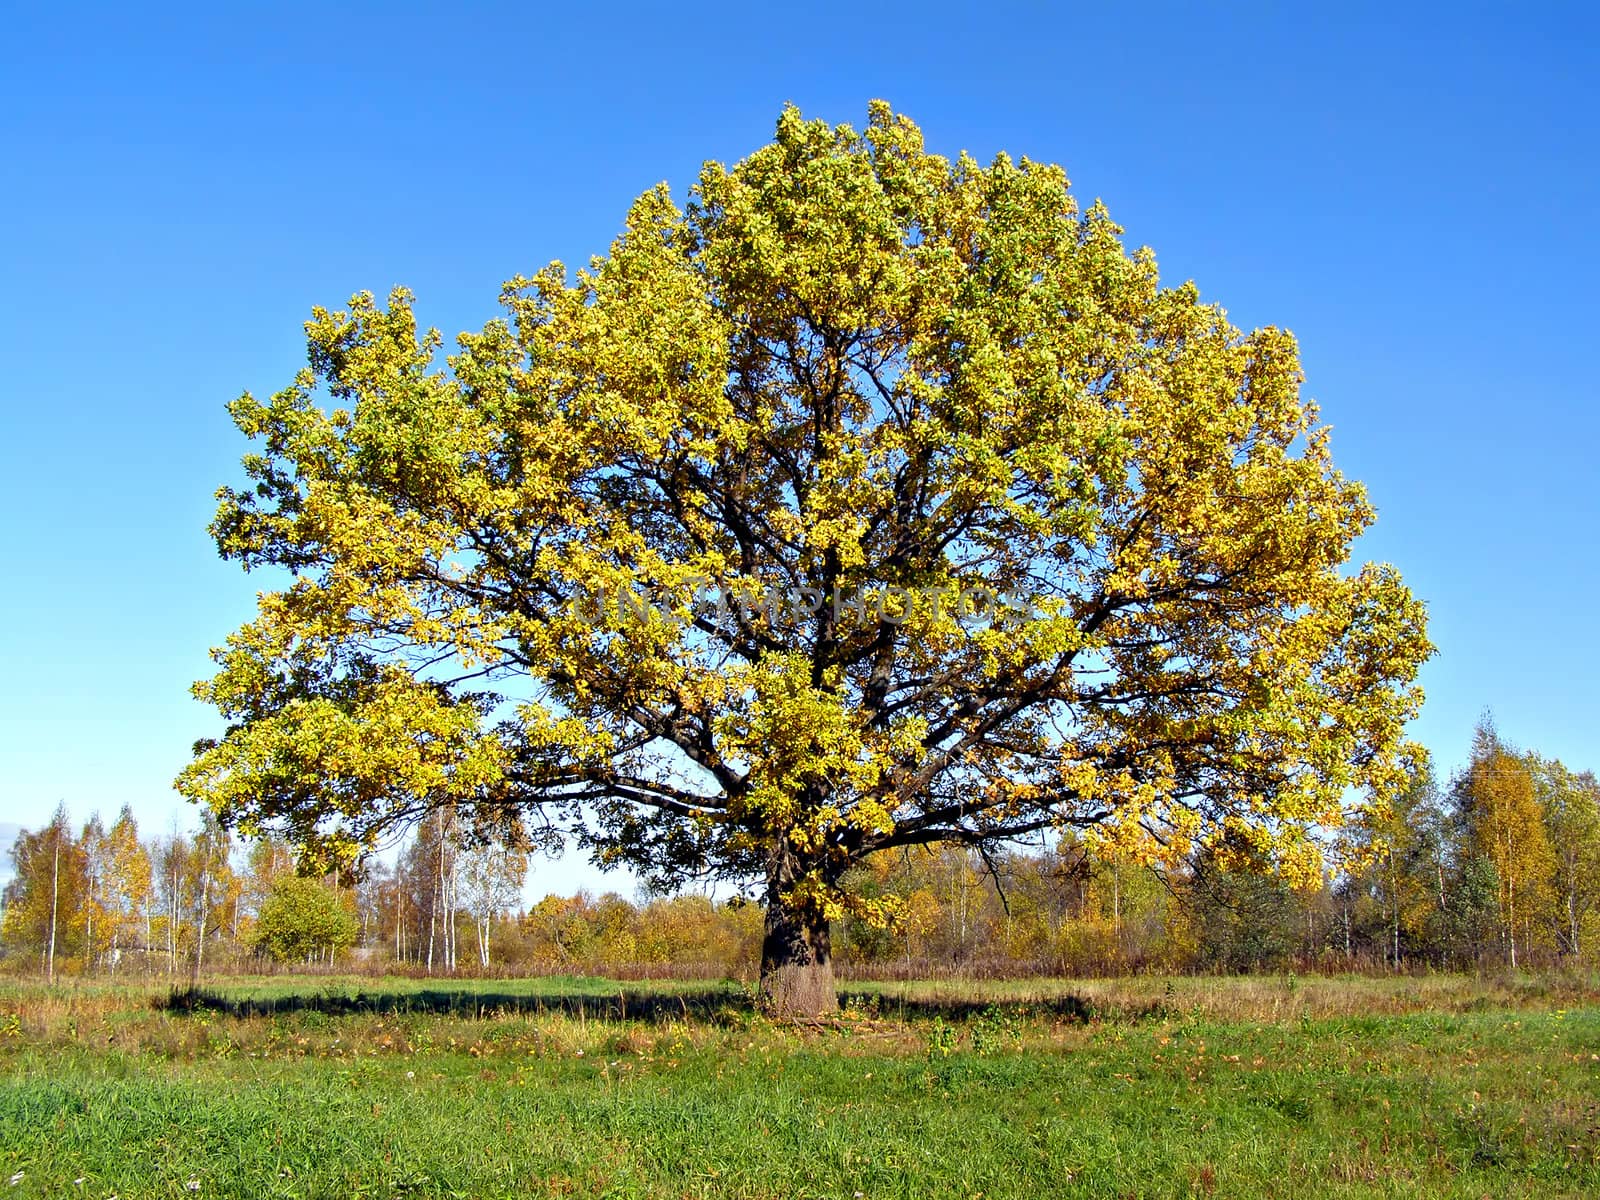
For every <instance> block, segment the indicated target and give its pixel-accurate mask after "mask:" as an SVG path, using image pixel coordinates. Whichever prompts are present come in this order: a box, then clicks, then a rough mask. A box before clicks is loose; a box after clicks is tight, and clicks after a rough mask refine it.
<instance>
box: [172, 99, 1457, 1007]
mask: <svg viewBox="0 0 1600 1200" xmlns="http://www.w3.org/2000/svg"><path fill="white" fill-rule="evenodd" d="M1121 233H1122V231H1121V230H1120V229H1119V228H1118V227H1117V226H1116V225H1114V224H1113V223H1112V221H1111V220H1110V218H1109V216H1108V215H1107V214H1106V212H1105V211H1104V210H1103V209H1102V208H1101V206H1100V205H1098V204H1096V205H1094V206H1091V207H1089V208H1087V209H1080V207H1079V206H1078V205H1077V203H1076V202H1075V201H1074V199H1073V197H1072V194H1071V192H1070V191H1069V187H1068V183H1067V179H1066V177H1065V175H1064V174H1063V173H1062V171H1061V170H1060V169H1059V168H1057V167H1054V166H1048V165H1042V164H1039V163H1034V162H1030V161H1028V160H1026V159H1024V160H1022V161H1020V162H1018V161H1013V160H1012V159H1010V158H1008V157H1005V156H1003V155H1002V156H1001V157H999V158H997V159H995V160H994V161H993V162H992V163H991V164H990V165H988V166H987V167H985V166H981V165H980V164H979V163H977V162H976V161H974V160H973V159H971V158H970V157H968V156H966V155H962V156H961V157H959V158H957V159H955V160H953V161H952V160H949V159H946V158H943V157H939V156H936V155H932V154H928V153H927V152H926V151H925V150H924V148H923V141H922V136H921V134H920V133H919V131H918V129H917V128H916V126H915V125H913V124H912V123H911V122H910V121H908V120H906V119H905V118H904V117H901V116H898V115H896V114H894V113H892V112H891V111H890V109H889V108H888V106H887V105H884V104H881V103H879V104H874V105H873V106H872V107H871V110H870V119H869V122H868V126H867V128H866V130H865V131H864V132H856V131H855V130H853V129H851V128H849V127H847V126H830V125H827V124H825V123H822V122H816V121H806V120H803V119H802V118H801V116H800V114H799V113H798V112H796V111H794V110H792V109H790V110H787V111H785V112H784V113H783V115H782V116H781V117H780V119H779V121H778V127H777V137H776V140H775V142H774V143H773V144H772V145H769V146H766V147H764V148H762V149H761V150H758V151H757V152H756V153H754V154H753V155H751V156H750V157H749V158H747V159H745V160H744V161H743V162H741V163H739V164H738V165H736V166H734V167H733V168H731V169H729V168H725V167H723V166H721V165H720V164H717V163H708V164H707V165H706V166H705V168H704V170H703V171H702V173H701V175H700V179H699V183H698V184H697V186H696V187H695V188H694V189H693V190H692V193H691V195H690V197H689V200H688V204H687V207H686V208H681V209H680V208H679V207H677V206H676V205H675V204H674V202H673V200H672V198H671V196H670V193H669V191H668V189H667V188H666V187H665V186H662V187H658V188H656V189H654V190H652V191H650V192H648V193H647V194H645V195H644V196H642V197H641V198H640V199H639V200H638V201H637V202H636V203H635V204H634V206H633V208H632V210H631V211H630V212H629V214H628V218H627V223H626V227H625V229H624V231H623V233H622V234H621V235H620V236H619V237H618V239H617V240H616V242H615V243H614V244H613V245H612V247H611V252H610V254H609V255H608V256H605V257H601V258H596V259H594V260H593V261H592V262H591V263H590V265H589V267H588V269H587V270H583V271H579V272H577V273H576V274H575V275H573V274H569V272H568V271H567V270H566V269H565V268H564V267H563V266H562V265H561V264H559V263H556V264H552V265H551V266H550V267H548V268H546V269H545V270H543V271H541V272H539V273H538V274H537V275H535V276H534V277H533V278H531V279H524V278H517V279H513V280H512V281H511V282H510V283H509V284H507V286H506V288H505V290H504V294H503V302H504V305H505V308H506V310H507V314H508V315H507V317H506V318H505V319H501V320H496V321H491V322H490V323H489V324H488V325H486V326H485V327H484V329H483V331H482V332H481V333H476V334H463V335H461V337H460V338H459V339H458V349H457V351H456V353H454V354H453V355H450V356H449V357H448V359H447V360H446V362H445V363H440V362H439V361H438V351H439V348H440V345H441V339H440V337H439V335H438V333H437V332H435V331H428V332H426V333H421V334H419V331H418V328H417V325H416V322H415V319H414V317H413V312H412V307H411V298H410V296H409V295H408V294H407V293H405V292H403V291H396V292H394V293H393V294H392V295H391V296H390V297H389V300H388V304H387V307H382V306H379V305H378V304H376V303H375V302H374V300H373V298H372V297H371V296H370V295H360V296H357V297H355V298H354V299H353V300H352V301H351V303H350V306H349V309H348V310H347V311H340V312H328V311H325V310H322V309H317V310H314V313H313V317H312V320H311V321H310V322H309V323H308V324H307V327H306V328H307V332H308V335H309V347H310V366H309V369H307V370H305V371H303V372H302V373H301V374H300V375H299V376H298V377H297V378H296V380H295V381H294V383H293V385H292V386H290V387H289V388H287V389H286V390H284V391H282V392H280V393H278V394H277V395H275V396H273V397H272V399H271V400H270V401H267V402H262V401H259V400H257V399H255V398H253V397H252V396H250V395H245V396H243V397H241V398H240V399H239V400H237V401H235V402H234V403H233V405H232V408H231V411H232V414H233V417H234V420H235V421H236V423H237V424H238V426H239V428H240V429H241V430H242V431H243V432H244V433H245V434H246V435H248V436H249V437H251V438H254V439H257V440H258V441H259V443H260V446H259V450H258V452H256V453H253V454H251V455H249V456H247V457H246V459H245V468H246V470H247V472H248V474H249V476H250V477H251V479H252V480H253V481H254V486H253V487H252V488H250V489H249V490H246V491H236V490H233V489H224V490H223V491H222V492H221V493H220V499H221V507H220V510H219V512H218V515H217V518H216V521H215V524H214V526H213V530H214V533H215V535H216V538H217V543H218V546H219V547H220V549H221V552H222V553H223V555H225V556H226V557H229V558H233V559H237V560H238V561H240V562H241V563H243V564H244V565H245V566H246V567H247V568H249V567H257V566H270V567H279V568H286V569H287V570H288V571H289V572H292V573H293V577H294V578H293V583H292V585H291V586H287V587H285V588H284V589H283V590H280V591H274V592H269V593H267V594H265V595H263V597H262V598H261V602H260V613H259V616H258V617H257V618H256V620H254V621H253V622H251V623H250V624H248V625H247V626H245V627H244V628H243V629H241V630H239V631H238V632H237V633H235V634H234V635H232V636H231V637H230V638H229V639H228V643H227V645H226V646H224V647H222V648H220V649H218V650H217V651H216V652H215V658H216V660H217V662H218V664H219V667H220V670H219V671H218V673H217V675H216V676H215V677H214V678H213V679H211V680H210V681H207V682H203V683H201V684H198V685H197V689H196V690H197V694H198V695H199V696H201V697H202V698H203V699H205V700H208V701H210V702H211V703H213V704H215V705H216V706H217V707H218V708H219V709H220V710H221V712H222V714H223V715H224V717H225V718H226V719H227V721H228V722H229V727H228V730H227V733H226V736H224V737H223V738H221V739H220V740H217V741H208V742H204V743H201V744H200V746H199V747H198V748H197V755H196V758H195V761H194V763H193V764H192V765H191V766H190V767H188V768H187V769H186V770H185V772H184V773H183V775H182V777H181V778H180V781H179V786H180V787H181V789H182V790H183V791H185V792H186V793H187V794H189V795H191V796H192V797H195V798H197V799H201V800H204V801H206V802H208V803H209V804H210V805H211V806H212V807H213V808H214V809H215V810H216V811H217V812H218V813H219V814H221V815H222V816H223V817H224V818H225V819H226V820H229V821H231V822H233V823H235V824H238V825H240V826H242V827H243V828H245V829H246V831H249V830H251V829H256V828H261V827H265V826H268V825H272V826H276V827H280V828H283V829H284V830H285V831H286V832H287V833H289V835H290V836H292V837H294V838H295V839H297V840H298V841H300V842H302V843H304V844H305V845H307V846H308V847H309V848H310V849H311V850H312V851H314V852H319V853H321V854H322V855H323V856H324V857H328V858H349V857H351V856H355V855H358V854H359V853H360V852H361V851H362V850H363V849H364V848H366V847H368V846H370V845H372V844H374V843H375V842H376V841H377V840H378V839H380V838H381V837H383V836H384V835H385V834H386V833H387V832H388V831H389V830H391V829H393V828H395V827H396V826H397V825H400V824H402V823H404V822H407V821H410V820H413V819H415V818H417V817H418V816H420V815H421V814H423V813H425V812H427V811H430V810H432V809H435V808H437V807H438V806H442V805H450V806H456V807H457V808H458V809H460V810H461V811H462V812H463V813H464V814H465V815H466V816H467V817H468V819H470V820H475V821H477V822H478V823H479V824H481V825H483V826H485V827H497V826H498V827H511V828H515V827H517V826H518V824H519V822H521V821H522V820H523V818H524V817H525V816H526V815H527V814H531V813H539V814H542V815H543V816H544V817H548V818H550V819H552V820H556V821H558V822H559V823H562V824H564V825H568V826H569V827H574V828H577V829H579V830H580V832H579V835H578V836H579V837H580V838H581V839H582V840H583V842H584V844H585V845H587V846H588V847H589V848H590V849H591V850H592V851H594V852H595V853H596V855H597V856H598V858H599V859H600V860H601V861H603V862H624V863H628V864H632V865H634V866H635V867H637V868H640V869H642V870H643V871H645V872H646V873H648V874H649V875H651V876H653V877H659V878H661V879H663V880H671V879H674V878H681V877H683V876H684V875H686V874H691V873H699V874H702V875H703V874H715V875H721V876H725V877H736V878H740V879H746V880H748V879H758V880H761V881H763V882H764V886H765V889H766V891H765V897H766V901H767V906H768V925H767V945H766V951H765V954H764V961H763V985H764V988H765V990H766V993H767V995H768V997H769V999H770V1000H771V1002H772V1003H773V1004H774V1006H775V1007H777V1008H779V1009H790V1010H807V1009H816V1008H819V1007H826V1006H829V1005H831V1004H832V1003H833V1000H832V992H831V972H830V971H829V969H828V968H827V961H828V946H827V920H828V918H829V917H830V916H835V915H837V914H838V913H839V912H840V911H841V910H842V909H844V908H850V907H854V908H855V909H856V910H857V911H861V910H862V909H863V908H864V907H866V906H865V905H864V902H862V901H859V900H855V899H853V898H852V897H850V896H849V895H847V894H844V893H843V891H842V890H841V889H840V887H839V880H840V877H841V875H842V874H843V873H844V870H845V868H846V867H848V866H849V865H850V864H852V863H854V862H857V861H859V860H860V859H861V858H862V857H863V856H864V855H867V854H870V853H872V852H874V851H878V850H883V849H887V848H891V847H904V846H911V845H916V844H925V843H931V842H938V841H947V840H958V841H963V842H968V843H979V844H982V843H986V842H992V841H997V840H1000V841H1003V840H1005V839H1009V838H1014V837H1018V836H1021V835H1024V834H1027V833H1030V832H1036V831H1039V830H1043V829H1046V828H1048V827H1051V826H1076V827H1083V828H1088V829H1091V830H1093V831H1094V836H1097V837H1101V838H1104V839H1108V840H1111V841H1114V842H1115V843H1117V845H1118V848H1119V851H1121V852H1126V853H1128V854H1132V855H1140V856H1144V857H1145V858H1147V859H1151V858H1165V859H1168V860H1176V859H1177V858H1179V857H1181V856H1184V855H1187V854H1190V853H1192V852H1194V851H1196V850H1197V849H1198V848H1199V847H1200V846H1201V845H1203V844H1209V845H1212V846H1213V848H1214V849H1215V850H1217V851H1218V852H1220V853H1224V854H1234V855H1240V854H1242V855H1245V856H1248V857H1252V858H1255V859H1257V860H1259V861H1261V862H1269V863H1272V864H1274V865H1276V866H1277V867H1278V868H1279V869H1282V870H1285V871H1287V872H1289V873H1291V874H1293V873H1304V872H1307V871H1312V870H1314V869H1315V868H1316V865H1317V858H1316V841H1315V838H1314V837H1313V836H1311V835H1310V832H1309V831H1311V830H1313V829H1314V828H1315V827H1316V826H1318V825H1322V824H1328V823H1333V822H1336V821H1337V820H1338V819H1339V817H1340V815H1341V809H1342V807H1343V806H1344V805H1345V803H1346V797H1347V796H1350V795H1354V794H1358V793H1362V792H1374V793H1379V794H1381V793H1383V792H1384V791H1386V790H1387V789H1389V788H1391V787H1393V786H1394V785H1395V784H1396V782H1397V781H1399V780H1401V779H1402V778H1403V769H1402V768H1403V761H1402V760H1403V754H1402V738H1403V734H1402V730H1403V726H1404V724H1405V722H1406V721H1407V719H1408V718H1409V717H1410V716H1411V715H1412V713H1413V712H1414V710H1415V708H1416V706H1417V704H1418V703H1419V699H1420V696H1419V693H1418V691H1417V689H1416V688H1415V686H1414V679H1415V676H1416V672H1417V669H1418V666H1419V664H1420V663H1421V662H1422V661H1423V660H1424V658H1425V657H1426V655H1427V654H1428V653H1429V652H1430V647H1429V644H1428V641H1427V638H1426V636H1425V633H1424V614H1423V610H1422V606H1421V605H1420V604H1419V603H1418V602H1417V601H1416V600H1415V599H1413V598H1412V596H1411V595H1410V593H1409V592H1408V591H1407V590H1406V588H1405V587H1404V585H1403V584H1402V582H1401V580H1400V578H1399V577H1398V575H1397V574H1396V572H1395V571H1394V570H1393V569H1392V568H1390V567H1388V566H1372V565H1369V566H1366V567H1363V568H1361V569H1359V570H1350V569H1347V563H1348V560H1349V557H1350V552H1351V546H1352V541H1353V539H1355V538H1356V537H1357V535H1358V534H1360V532H1361V531H1362V530H1363V529H1364V528H1365V527H1366V526H1367V524H1368V523H1369V522H1370V521H1371V519H1372V515H1373V514H1372V510H1371V508H1370V506H1369V504H1368V502H1367V499H1366V496H1365V494H1364V492H1363V490H1362V488H1361V487H1360V486H1359V485H1358V484H1356V483H1353V482H1351V481H1349V480H1346V479H1345V478H1343V477H1342V476H1341V475H1340V474H1339V473H1338V472H1337V471H1336V470H1335V469H1334V467H1333V465H1332V463H1331V461H1330V458H1329V453H1328V438H1327V429H1326V427H1325V426H1323V425H1321V424H1320V423H1319V421H1318V419H1317V413H1316V409H1315V407H1314V406H1313V405H1311V404H1310V403H1308V402H1306V401H1304V400H1303V399H1302V398H1301V396H1300V383H1301V372H1300V367H1299V363H1298V359H1297V354H1296V347H1295V343H1294V340H1293V338H1292V337H1291V336H1290V335H1289V334H1288V333H1286V332H1284V331H1283V330H1280V329H1273V328H1267V329H1260V330H1256V331H1255V332H1252V333H1241V332H1240V331H1239V330H1237V329H1235V328H1233V327H1232V326H1231V325H1230V324H1229V323H1228V321H1227V318H1226V316H1225V315H1224V313H1223V312H1222V310H1221V309H1220V308H1217V307H1215V306H1214V305H1209V304H1204V303H1202V302H1201V301H1200V299H1199V295H1198V292H1197V290H1196V288H1195V287H1194V286H1193V285H1192V284H1184V285H1182V286H1179V287H1174V288H1163V287H1162V286H1161V285H1160V283H1159V281H1158V277H1157V271H1156V264H1155V260H1154V257H1153V256H1152V255H1151V254H1150V252H1149V251H1147V250H1140V251H1138V252H1136V253H1131V254H1130V253H1128V252H1127V251H1126V250H1125V249H1124V247H1123V245H1122V242H1121V240H1120V238H1121ZM997 597H1004V602H1003V603H1001V602H999V601H998V600H997V599H996V598H997ZM713 599H714V600H716V601H717V602H716V603H713V602H712V601H713ZM867 915H869V916H884V915H887V914H883V913H873V912H870V911H869V912H868V913H867Z"/></svg>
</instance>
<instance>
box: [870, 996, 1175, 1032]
mask: <svg viewBox="0 0 1600 1200" xmlns="http://www.w3.org/2000/svg"><path fill="white" fill-rule="evenodd" d="M839 1002H840V1004H842V1005H843V1006H844V1007H845V1008H846V1009H850V1010H854V1011H857V1012H865V1013H867V1014H869V1015H872V1016H879V1017H885V1018H889V1019H891V1020H906V1021H919V1020H930V1019H932V1018H934V1017H938V1018H940V1019H942V1020H944V1021H946V1022H949V1023H951V1024H956V1023H964V1022H967V1021H975V1020H991V1019H993V1018H995V1017H997V1016H1004V1017H1031V1018H1035V1019H1042V1020H1047V1021H1049V1020H1054V1021H1067V1022H1070V1023H1073V1024H1080V1025H1086V1024H1088V1023H1089V1022H1090V1021H1105V1020H1117V1021H1143V1020H1150V1019H1153V1018H1160V1017H1163V1016H1166V1015H1167V1010H1166V1007H1165V1006H1164V1005H1162V1004H1160V1003H1151V1004H1148V1005H1141V1006H1136V1007H1131V1008H1130V1007H1127V1006H1116V1007H1112V1008H1107V1007H1105V1006H1102V1005H1096V1004H1094V1003H1092V1002H1091V1001H1088V1000H1085V999H1084V998H1083V997H1082V996H1074V995H1071V994H1068V995H1056V996H1041V997H1037V998H1035V999H1031V1000H987V999H978V998H974V999H966V998H963V997H959V996H943V997H918V998H901V997H899V996H893V995H884V994H882V993H879V992H842V993H840V995H839Z"/></svg>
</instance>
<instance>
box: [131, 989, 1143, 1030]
mask: <svg viewBox="0 0 1600 1200" xmlns="http://www.w3.org/2000/svg"><path fill="white" fill-rule="evenodd" d="M839 1001H840V1005H841V1008H842V1009H843V1010H844V1011H845V1012H846V1013H853V1014H857V1015H863V1016H867V1017H871V1018H879V1019H887V1020H900V1021H924V1020H932V1019H934V1018H939V1019H942V1020H944V1021H947V1022H951V1023H957V1022H961V1023H964V1022H967V1021H972V1020H978V1019H992V1018H994V1017H996V1016H1001V1015H1003V1016H1011V1017H1019V1018H1020V1017H1031V1018H1035V1019H1039V1018H1042V1019H1044V1020H1055V1021H1068V1022H1073V1023H1077V1024H1086V1023H1088V1022H1090V1021H1095V1020H1107V1019H1110V1020H1124V1021H1126V1020H1135V1021H1137V1020H1144V1019H1149V1018H1152V1017H1160V1016H1162V1015H1164V1012H1165V1010H1164V1008H1163V1006H1162V1005H1160V1004H1153V1005H1150V1006H1148V1008H1140V1009H1137V1010H1126V1009H1120V1008H1119V1009H1116V1010H1115V1011H1111V1010H1107V1009H1104V1008H1101V1007H1098V1006H1096V1005H1094V1004H1092V1003H1090V1002H1089V1001H1087V1000H1085V999H1083V998H1082V997H1081V996H1073V995H1060V996H1048V997H1039V998H1036V999H1030V1000H987V999H964V998H961V997H918V998H909V997H907V998H902V997H898V996H886V995H883V994H881V993H877V992H855V991H841V992H840V994H839ZM156 1007H157V1008H160V1009H164V1010H166V1011H169V1012H196V1011H201V1010H205V1011H210V1012H218V1013H224V1014H226V1015H228V1016H232V1017H262V1016H274V1015H277V1014H280V1013H307V1012H314V1013H322V1014H326V1015H328V1016H360V1015H366V1016H390V1015H401V1014H417V1015H430V1016H454V1017H467V1018H474V1019H479V1020H482V1019H491V1018H495V1017H509V1016H545V1015H563V1016H569V1017H579V1018H582V1019H585V1020H606V1021H645V1022H649V1023H656V1024H659V1023H661V1022H664V1021H680V1020H700V1021H710V1022H713V1023H718V1024H728V1023H734V1022H739V1021H743V1020H745V1019H747V1018H749V1017H752V1016H754V1015H755V1014H756V1011H757V1008H756V1001H755V995H754V993H753V992H752V991H751V990H750V989H748V988H742V987H735V986H727V985H724V986H721V987H708V988H703V989H695V990H686V991H671V992H667V991H653V990H647V989H640V988H628V987H619V988H618V989H617V991H616V992H615V993H611V994H599V995H597V994H595V993H592V992H591V993H587V994H577V993H573V994H562V993H549V994H542V995H529V994H525V993H516V992H494V991H484V990H481V989H477V988H471V987H457V988H433V989H428V990H423V991H416V992H356V993H354V994H348V995H347V994H340V993H335V992H304V993H291V994H289V995H283V996H253V997H235V996H228V995H225V994H223V993H221V992H214V991H208V990H206V989H203V988H202V989H198V990H196V989H192V988H191V989H184V990H174V991H173V992H172V993H171V994H170V995H168V996H166V997H164V998H162V999H160V1000H158V1001H157V1002H156Z"/></svg>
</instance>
